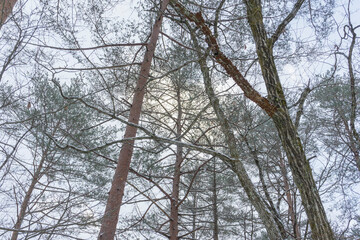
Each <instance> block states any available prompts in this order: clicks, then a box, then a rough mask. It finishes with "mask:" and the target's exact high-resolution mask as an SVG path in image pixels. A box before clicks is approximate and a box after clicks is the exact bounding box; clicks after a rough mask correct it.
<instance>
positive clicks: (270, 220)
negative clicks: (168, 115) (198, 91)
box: [190, 30, 286, 240]
mask: <svg viewBox="0 0 360 240" xmlns="http://www.w3.org/2000/svg"><path fill="white" fill-rule="evenodd" d="M190 33H191V37H192V40H193V43H194V46H195V48H196V49H200V47H199V44H198V41H197V39H196V36H195V34H194V31H193V30H190ZM198 57H199V61H198V62H199V65H200V69H201V72H202V75H203V80H204V85H205V91H206V94H207V95H208V98H209V100H210V103H211V105H212V107H213V109H214V111H215V114H216V117H217V119H218V121H219V124H220V127H221V130H222V132H223V134H224V137H225V142H226V143H227V146H228V148H229V152H230V156H231V157H232V158H233V159H234V160H231V161H228V162H227V164H229V165H230V166H231V169H232V171H234V173H235V174H236V175H237V177H238V179H239V181H240V184H241V186H242V187H243V188H244V190H245V192H246V195H247V197H248V198H249V200H250V202H251V204H252V205H253V206H254V207H255V209H256V211H257V213H258V214H259V217H260V219H261V221H262V223H263V224H264V225H265V228H266V231H267V233H268V235H269V238H270V239H272V240H279V239H285V238H286V232H285V229H284V226H283V224H282V223H281V221H280V220H279V219H278V217H277V216H276V215H274V214H273V213H272V212H271V211H270V209H268V207H267V206H266V204H265V202H264V201H263V200H262V198H261V196H260V195H259V194H258V192H257V190H256V188H255V186H254V184H253V183H252V181H251V179H250V177H249V175H248V174H247V171H246V169H245V166H244V164H243V163H242V161H241V160H240V153H239V151H238V146H237V144H236V137H235V135H234V133H233V131H232V129H231V126H230V124H229V122H228V119H227V118H226V116H225V113H224V111H223V109H222V108H221V106H220V102H219V99H218V98H217V97H216V95H215V92H214V90H213V87H212V83H211V78H210V73H209V69H208V67H207V65H206V59H205V57H204V56H201V53H200V52H198Z"/></svg>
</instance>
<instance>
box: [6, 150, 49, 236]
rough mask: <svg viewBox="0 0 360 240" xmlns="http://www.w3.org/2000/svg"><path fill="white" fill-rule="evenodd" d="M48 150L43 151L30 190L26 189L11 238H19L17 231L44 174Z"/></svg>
mask: <svg viewBox="0 0 360 240" xmlns="http://www.w3.org/2000/svg"><path fill="white" fill-rule="evenodd" d="M47 152H48V149H46V150H45V152H43V155H42V157H41V160H40V163H39V166H38V167H37V169H36V171H35V173H34V175H33V177H32V180H31V183H30V186H29V188H28V190H27V191H26V194H25V197H24V199H23V201H22V203H21V207H20V212H19V215H18V216H17V219H16V223H15V225H14V229H15V230H14V231H13V233H12V236H11V240H17V239H18V235H19V232H18V231H16V230H19V229H20V228H21V225H22V222H23V221H24V217H25V214H26V209H27V208H28V206H29V202H30V198H31V195H32V193H33V191H34V189H35V185H36V183H37V182H38V181H39V180H40V177H41V175H42V174H41V172H42V170H43V165H44V162H45V159H46V156H47V154H48V153H47Z"/></svg>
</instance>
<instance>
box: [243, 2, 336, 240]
mask: <svg viewBox="0 0 360 240" xmlns="http://www.w3.org/2000/svg"><path fill="white" fill-rule="evenodd" d="M244 2H245V4H246V8H247V18H248V22H249V25H250V28H251V31H252V35H253V38H254V40H255V43H256V50H257V55H258V57H259V63H260V67H261V71H262V75H263V78H264V81H265V84H266V88H267V91H268V96H269V100H270V103H271V104H272V105H273V106H275V107H276V111H275V112H274V113H273V114H272V115H271V116H272V119H273V122H274V124H275V126H276V128H277V131H278V134H279V137H280V139H281V142H282V145H283V148H284V150H285V152H286V156H287V158H288V161H289V164H290V168H291V171H292V174H293V177H294V181H295V183H296V186H297V187H298V189H299V191H300V195H301V199H302V203H303V205H304V208H305V211H306V214H307V216H308V219H309V223H310V226H311V230H312V238H313V239H319V240H320V239H327V240H331V239H334V235H333V232H332V230H331V227H330V224H329V222H328V220H327V217H326V213H325V210H324V207H323V205H322V202H321V199H320V195H319V192H318V190H317V188H316V184H315V181H314V178H313V175H312V170H311V167H310V164H309V162H308V161H307V159H306V156H305V152H304V150H303V146H302V143H301V141H300V138H299V136H298V133H297V130H296V128H295V126H294V124H293V122H292V120H291V118H290V114H289V111H288V107H287V103H286V99H285V96H284V92H283V89H282V86H281V82H280V79H279V75H278V72H277V69H276V66H275V61H274V56H273V45H274V40H273V39H271V38H268V37H267V33H266V30H265V26H264V23H263V16H262V7H261V1H260V0H244Z"/></svg>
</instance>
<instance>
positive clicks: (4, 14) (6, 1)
mask: <svg viewBox="0 0 360 240" xmlns="http://www.w3.org/2000/svg"><path fill="white" fill-rule="evenodd" d="M16 1H17V0H1V1H0V8H1V9H0V10H1V12H0V14H1V15H0V29H1V27H2V25H3V24H4V23H5V21H6V19H8V17H9V15H10V13H11V12H12V10H13V8H14V6H15V3H16Z"/></svg>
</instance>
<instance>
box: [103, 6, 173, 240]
mask: <svg viewBox="0 0 360 240" xmlns="http://www.w3.org/2000/svg"><path fill="white" fill-rule="evenodd" d="M168 3H169V0H163V1H162V2H161V7H160V12H159V14H158V16H157V17H156V20H155V23H154V26H153V29H152V33H151V36H150V40H149V43H148V45H147V50H146V52H145V56H144V60H143V62H142V64H141V68H140V74H139V79H138V82H137V85H136V88H135V94H134V98H133V102H132V106H131V108H130V115H129V119H128V121H129V122H131V123H135V124H138V123H139V119H140V113H141V108H142V103H143V100H144V94H145V87H146V82H147V80H148V78H149V72H150V66H151V61H152V58H153V55H154V52H155V48H156V43H157V40H158V36H159V32H160V28H161V24H162V19H163V13H164V11H165V10H166V7H167V5H168ZM136 132H137V128H136V127H133V126H130V125H127V127H126V130H125V134H124V139H131V138H134V137H136ZM134 142H135V141H134V140H128V141H126V142H125V143H124V144H123V146H122V148H121V151H120V155H119V159H118V164H117V166H116V170H115V174H114V177H113V180H112V183H111V189H110V192H109V197H108V200H107V204H106V209H105V214H104V217H103V220H102V223H101V229H100V233H99V239H101V240H111V239H114V236H115V231H116V225H117V222H118V218H119V212H120V206H121V203H122V198H123V195H124V189H125V182H126V180H127V176H128V173H129V168H130V162H131V158H132V153H133V148H134Z"/></svg>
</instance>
